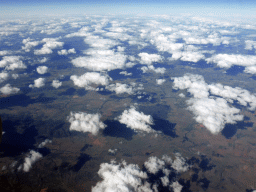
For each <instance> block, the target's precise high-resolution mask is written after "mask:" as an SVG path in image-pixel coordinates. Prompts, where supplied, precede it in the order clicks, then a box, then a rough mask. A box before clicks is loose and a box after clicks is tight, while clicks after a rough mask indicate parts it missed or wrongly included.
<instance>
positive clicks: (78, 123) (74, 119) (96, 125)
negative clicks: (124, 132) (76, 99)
mask: <svg viewBox="0 0 256 192" xmlns="http://www.w3.org/2000/svg"><path fill="white" fill-rule="evenodd" d="M68 121H69V122H70V123H71V125H70V128H69V130H71V131H80V132H90V133H92V134H93V135H97V134H98V132H99V130H100V129H104V128H105V127H106V125H105V124H104V123H103V122H101V121H100V114H98V113H96V114H87V113H84V112H78V113H73V112H70V116H69V117H68Z"/></svg>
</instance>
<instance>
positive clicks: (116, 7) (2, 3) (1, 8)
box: [0, 0, 256, 18]
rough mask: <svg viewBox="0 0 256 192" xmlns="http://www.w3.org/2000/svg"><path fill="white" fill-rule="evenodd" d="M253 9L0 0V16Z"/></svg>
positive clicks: (228, 4) (192, 2) (191, 2)
mask: <svg viewBox="0 0 256 192" xmlns="http://www.w3.org/2000/svg"><path fill="white" fill-rule="evenodd" d="M255 12H256V2H255V1H253V0H214V1H213V0H210V1H205V0H180V1H172V0H171V1H170V0H168V1H167V0H160V1H153V0H148V1H146V0H129V1H128V0H126V1H120V0H104V1H103V0H86V1H82V0H74V1H71V0H44V1H43V0H37V1H33V0H22V1H20V0H0V17H1V18H5V17H19V16H32V15H68V14H69V15H70V14H115V13H117V14H134V13H137V14H173V13H184V14H188V13H189V14H194V15H206V14H212V15H214V16H227V15H238V16H240V15H244V16H252V15H255Z"/></svg>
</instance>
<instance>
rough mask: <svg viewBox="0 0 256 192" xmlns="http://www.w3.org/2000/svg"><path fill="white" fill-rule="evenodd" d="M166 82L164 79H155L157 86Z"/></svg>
mask: <svg viewBox="0 0 256 192" xmlns="http://www.w3.org/2000/svg"><path fill="white" fill-rule="evenodd" d="M165 81H166V80H165V79H156V84H157V85H162V84H163V83H164V82H165Z"/></svg>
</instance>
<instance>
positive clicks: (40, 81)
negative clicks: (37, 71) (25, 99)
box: [29, 78, 45, 88]
mask: <svg viewBox="0 0 256 192" xmlns="http://www.w3.org/2000/svg"><path fill="white" fill-rule="evenodd" d="M43 86H45V78H38V79H36V80H34V85H33V84H30V85H29V87H30V88H35V87H36V88H40V87H43Z"/></svg>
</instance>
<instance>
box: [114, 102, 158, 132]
mask: <svg viewBox="0 0 256 192" xmlns="http://www.w3.org/2000/svg"><path fill="white" fill-rule="evenodd" d="M118 120H119V122H120V123H123V124H125V125H126V126H127V127H129V128H132V129H134V130H135V131H145V132H148V133H149V132H155V131H154V130H153V129H152V128H151V127H150V125H153V118H152V117H151V116H150V115H145V114H144V113H143V112H138V111H136V109H135V107H133V106H132V107H131V108H130V109H129V110H125V111H124V112H123V113H122V115H120V116H119V117H118Z"/></svg>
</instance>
